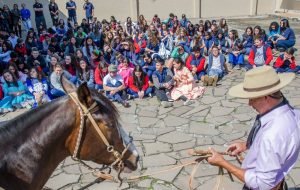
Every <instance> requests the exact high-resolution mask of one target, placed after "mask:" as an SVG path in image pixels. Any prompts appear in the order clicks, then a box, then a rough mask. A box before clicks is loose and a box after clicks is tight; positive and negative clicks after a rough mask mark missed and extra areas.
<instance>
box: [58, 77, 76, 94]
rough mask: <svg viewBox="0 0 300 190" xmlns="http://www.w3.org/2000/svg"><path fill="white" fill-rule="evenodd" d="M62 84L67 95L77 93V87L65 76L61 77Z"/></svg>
mask: <svg viewBox="0 0 300 190" xmlns="http://www.w3.org/2000/svg"><path fill="white" fill-rule="evenodd" d="M61 84H62V87H63V89H64V91H65V92H66V93H67V94H70V93H72V92H75V91H76V86H75V85H74V84H73V83H71V82H70V81H69V80H68V79H67V78H66V77H65V76H62V77H61Z"/></svg>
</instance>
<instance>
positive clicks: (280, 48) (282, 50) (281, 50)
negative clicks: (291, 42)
mask: <svg viewBox="0 0 300 190" xmlns="http://www.w3.org/2000/svg"><path fill="white" fill-rule="evenodd" d="M277 50H278V51H279V52H284V51H285V48H283V47H279V48H277Z"/></svg>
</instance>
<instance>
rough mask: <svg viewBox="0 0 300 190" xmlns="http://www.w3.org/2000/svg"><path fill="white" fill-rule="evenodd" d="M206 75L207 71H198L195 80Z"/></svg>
mask: <svg viewBox="0 0 300 190" xmlns="http://www.w3.org/2000/svg"><path fill="white" fill-rule="evenodd" d="M204 75H205V71H201V72H198V73H196V74H195V75H194V79H195V80H201V77H202V76H204Z"/></svg>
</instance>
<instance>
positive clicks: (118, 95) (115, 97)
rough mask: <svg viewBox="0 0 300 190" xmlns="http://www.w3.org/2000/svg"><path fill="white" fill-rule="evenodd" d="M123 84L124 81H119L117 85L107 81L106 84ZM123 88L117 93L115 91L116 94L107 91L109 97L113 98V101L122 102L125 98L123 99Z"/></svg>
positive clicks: (110, 85)
mask: <svg viewBox="0 0 300 190" xmlns="http://www.w3.org/2000/svg"><path fill="white" fill-rule="evenodd" d="M121 85H122V83H121V82H117V83H116V84H115V85H113V84H111V83H107V84H106V86H108V87H115V88H116V87H119V86H121ZM123 92H124V91H123V90H122V91H119V92H117V93H115V94H113V95H112V94H110V91H106V97H107V98H108V99H111V100H113V101H117V102H119V103H121V102H123V101H124V100H123V99H122V96H123Z"/></svg>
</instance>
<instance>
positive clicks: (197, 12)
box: [0, 0, 300, 25]
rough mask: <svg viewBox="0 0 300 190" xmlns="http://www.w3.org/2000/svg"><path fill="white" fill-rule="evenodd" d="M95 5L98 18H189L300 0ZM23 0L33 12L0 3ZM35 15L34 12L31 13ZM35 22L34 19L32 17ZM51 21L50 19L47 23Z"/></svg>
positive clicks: (145, 0)
mask: <svg viewBox="0 0 300 190" xmlns="http://www.w3.org/2000/svg"><path fill="white" fill-rule="evenodd" d="M67 1H68V0H56V2H57V4H58V5H59V8H60V11H61V18H64V19H66V15H67V10H66V8H65V3H66V2H67ZM90 1H91V2H92V3H93V4H94V6H95V16H96V17H98V18H99V19H103V18H106V19H109V18H110V16H111V15H114V16H115V17H116V18H117V19H118V20H121V21H125V20H126V18H127V17H128V16H130V17H132V18H133V20H136V18H137V14H138V12H139V13H140V14H143V15H144V16H145V18H146V19H147V20H151V18H152V17H153V15H154V14H158V15H159V16H160V17H161V18H162V19H165V18H167V16H168V14H169V13H170V12H173V13H175V14H176V15H178V16H181V14H182V13H185V14H186V15H187V17H188V18H199V17H202V18H207V17H210V18H212V17H213V18H220V17H234V16H248V15H255V14H272V13H274V12H275V10H277V9H282V8H285V9H287V8H292V7H294V9H297V6H298V4H299V8H300V3H299V2H298V1H297V0H109V1H105V0H90ZM23 2H24V3H26V5H27V7H28V8H30V10H31V11H32V13H33V10H32V5H33V3H34V0H17V1H9V0H3V1H0V6H2V5H3V4H8V5H9V7H12V5H13V4H14V3H18V4H19V6H20V4H21V3H23ZM40 2H41V3H43V5H44V14H45V16H46V20H48V21H50V20H51V19H50V15H49V11H48V4H49V0H40ZM75 2H76V3H77V14H78V20H79V21H80V20H81V19H82V18H83V17H84V15H85V14H84V10H83V3H84V1H83V0H75ZM33 15H34V13H33ZM33 24H34V21H33ZM50 24H51V21H50V23H49V25H50Z"/></svg>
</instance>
